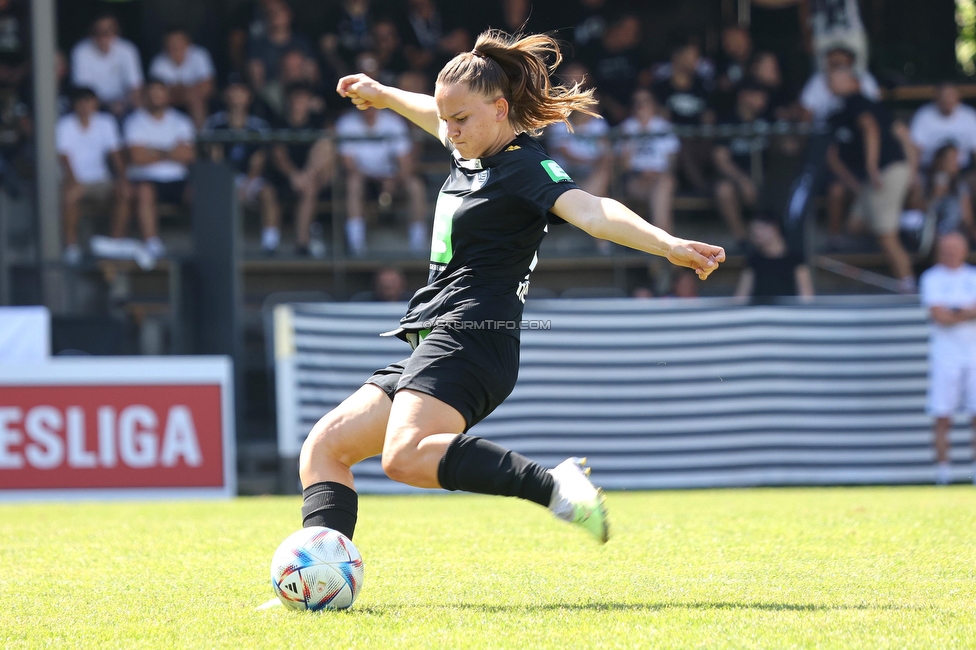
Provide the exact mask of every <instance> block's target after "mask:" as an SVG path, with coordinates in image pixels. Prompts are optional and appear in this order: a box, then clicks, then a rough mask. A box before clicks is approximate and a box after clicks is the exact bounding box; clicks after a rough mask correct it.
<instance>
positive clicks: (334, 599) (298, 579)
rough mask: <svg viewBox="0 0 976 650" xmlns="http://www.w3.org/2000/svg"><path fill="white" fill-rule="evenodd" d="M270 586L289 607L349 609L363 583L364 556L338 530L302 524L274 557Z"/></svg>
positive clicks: (282, 544) (272, 559)
mask: <svg viewBox="0 0 976 650" xmlns="http://www.w3.org/2000/svg"><path fill="white" fill-rule="evenodd" d="M271 586H272V587H274V591H275V594H276V595H277V596H278V598H279V599H280V600H281V602H282V604H284V606H285V607H288V608H290V609H299V610H305V609H307V610H311V611H318V610H321V609H346V608H347V607H351V606H352V604H353V603H354V602H355V601H356V596H358V595H359V590H360V589H362V587H363V557H362V556H361V555H360V554H359V551H358V550H357V549H356V547H355V546H354V545H353V543H352V540H350V539H349V538H348V537H346V536H345V535H343V534H342V533H340V532H339V531H337V530H332V529H331V528H324V527H322V526H312V527H310V528H303V529H301V530H300V531H298V532H296V533H292V534H291V535H289V536H288V538H287V539H285V541H283V542H282V543H281V546H279V547H278V550H277V551H275V554H274V557H273V558H271Z"/></svg>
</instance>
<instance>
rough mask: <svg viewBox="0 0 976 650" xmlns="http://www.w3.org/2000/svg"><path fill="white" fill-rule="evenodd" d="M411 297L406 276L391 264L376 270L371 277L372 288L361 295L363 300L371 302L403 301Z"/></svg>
mask: <svg viewBox="0 0 976 650" xmlns="http://www.w3.org/2000/svg"><path fill="white" fill-rule="evenodd" d="M412 297H413V294H412V293H411V292H410V291H409V290H408V289H407V277H406V276H405V275H404V274H403V271H401V270H400V269H398V268H395V267H392V266H388V267H386V268H382V269H380V270H379V271H377V272H376V275H375V276H374V277H373V290H372V291H367V292H364V294H362V295H361V298H362V299H363V300H364V301H371V302H405V301H407V300H410V298H412Z"/></svg>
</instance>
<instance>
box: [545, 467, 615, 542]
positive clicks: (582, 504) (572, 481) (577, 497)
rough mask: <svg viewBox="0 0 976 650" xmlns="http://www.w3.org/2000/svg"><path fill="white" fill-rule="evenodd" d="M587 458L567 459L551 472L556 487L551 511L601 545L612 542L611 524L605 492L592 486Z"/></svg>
mask: <svg viewBox="0 0 976 650" xmlns="http://www.w3.org/2000/svg"><path fill="white" fill-rule="evenodd" d="M585 465H586V459H585V458H567V459H566V460H564V461H563V462H561V463H559V465H557V466H556V467H555V468H553V469H551V470H549V474H551V475H552V478H553V481H554V482H555V485H554V486H553V488H552V498H551V500H550V501H549V510H551V511H552V514H554V515H556V516H557V517H559V518H560V519H562V520H563V521H568V522H569V523H571V524H577V525H579V526H582V527H583V528H585V529H586V530H588V531H589V532H590V533H591V534H592V535H593V536H594V537H596V538H597V539H598V540H600V542H601V543H606V541H607V540H608V539H610V522H609V521H608V519H607V506H606V502H605V500H604V498H603V491H602V490H600V489H599V488H597V487H595V486H594V485H593V483H591V482H590V479H589V478H588V475H589V473H590V468H589V467H585Z"/></svg>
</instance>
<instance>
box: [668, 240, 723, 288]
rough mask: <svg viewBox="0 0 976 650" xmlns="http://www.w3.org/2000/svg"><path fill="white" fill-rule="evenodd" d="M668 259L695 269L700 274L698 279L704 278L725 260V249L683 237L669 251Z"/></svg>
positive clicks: (675, 263)
mask: <svg viewBox="0 0 976 650" xmlns="http://www.w3.org/2000/svg"><path fill="white" fill-rule="evenodd" d="M668 261H669V262H671V263H672V264H674V265H675V266H684V267H687V268H689V269H691V270H693V271H694V272H695V273H697V274H698V279H700V280H704V279H705V278H707V277H708V276H709V275H711V273H712V271H714V270H715V269H717V268H718V265H719V264H720V263H722V262H724V261H725V249H724V248H722V247H721V246H712V245H711V244H703V243H702V242H697V241H688V240H686V239H682V240H679V241H678V242H677V243H676V244H675V245H674V246H672V247H671V250H669V251H668Z"/></svg>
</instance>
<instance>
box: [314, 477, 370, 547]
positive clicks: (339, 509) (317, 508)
mask: <svg viewBox="0 0 976 650" xmlns="http://www.w3.org/2000/svg"><path fill="white" fill-rule="evenodd" d="M302 496H303V497H304V498H305V501H304V502H303V503H302V526H303V527H304V528H309V527H310V526H325V527H326V528H331V529H332V530H338V531H339V532H340V533H342V534H343V535H345V536H346V537H348V538H349V539H352V534H353V533H354V532H356V518H357V516H358V515H359V495H357V494H356V491H355V490H353V489H352V488H350V487H347V486H345V485H343V484H342V483H335V482H333V481H325V482H324V483H315V484H314V485H309V486H308V487H307V488H305V489H304V490H302Z"/></svg>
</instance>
